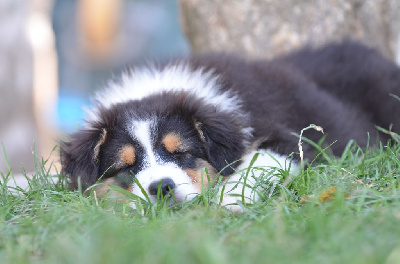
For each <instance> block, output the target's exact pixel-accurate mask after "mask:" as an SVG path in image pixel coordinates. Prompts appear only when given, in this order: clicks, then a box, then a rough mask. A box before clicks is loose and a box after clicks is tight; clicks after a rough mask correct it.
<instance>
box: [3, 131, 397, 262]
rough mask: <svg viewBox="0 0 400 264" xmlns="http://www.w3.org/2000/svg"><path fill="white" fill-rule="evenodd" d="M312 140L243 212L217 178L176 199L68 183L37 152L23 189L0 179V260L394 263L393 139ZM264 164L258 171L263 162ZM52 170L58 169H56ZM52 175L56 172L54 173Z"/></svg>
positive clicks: (395, 224) (394, 195)
mask: <svg viewBox="0 0 400 264" xmlns="http://www.w3.org/2000/svg"><path fill="white" fill-rule="evenodd" d="M394 136H395V137H394V140H393V142H394V143H391V144H388V145H380V146H378V147H377V148H376V149H370V148H368V149H360V148H359V147H358V146H357V145H356V144H355V143H352V142H350V143H349V145H348V147H347V148H346V150H345V152H344V153H343V155H342V156H341V157H332V156H330V155H329V154H327V153H325V151H324V150H321V149H320V152H321V154H320V155H319V156H318V158H317V159H316V160H315V161H312V162H311V163H310V164H309V165H306V166H305V168H304V170H303V171H302V172H301V173H300V174H298V175H295V176H290V175H289V174H288V173H287V172H286V171H285V170H284V169H282V168H276V169H274V173H277V174H279V175H280V176H281V178H282V180H281V183H280V184H279V185H278V186H277V187H276V188H275V189H274V190H273V193H271V192H270V191H271V189H269V190H267V192H266V195H264V196H265V197H264V199H263V201H260V202H258V203H256V204H254V205H243V208H244V213H243V214H232V213H231V212H230V211H228V210H225V209H224V208H221V207H220V206H218V201H216V199H215V197H216V195H217V194H216V190H218V189H217V188H210V189H208V190H206V191H205V192H204V194H203V195H201V196H199V197H198V198H197V199H195V200H194V201H192V202H191V203H190V204H184V205H181V206H179V207H174V208H171V207H167V206H165V205H164V204H163V203H162V202H160V203H157V204H153V205H152V204H148V203H146V201H143V202H142V203H140V205H141V206H137V208H136V210H132V209H131V207H130V206H129V202H130V200H129V199H130V198H129V197H128V198H127V202H126V203H119V204H115V202H113V201H110V199H105V200H100V199H99V198H97V197H96V196H95V195H94V194H93V193H92V194H91V195H89V196H83V195H81V194H80V193H79V192H75V191H69V190H67V188H66V180H65V178H63V177H62V176H60V175H50V174H49V173H48V172H47V171H46V170H44V169H43V167H42V165H48V164H45V163H46V161H45V160H41V161H37V168H36V172H35V175H33V177H32V179H28V183H29V186H28V188H27V189H26V190H23V189H20V188H18V187H10V186H8V185H6V184H5V182H7V181H10V180H11V179H10V177H11V176H12V173H11V172H8V173H2V178H0V179H1V183H2V184H1V185H0V263H55V262H57V263H128V262H129V263H132V262H133V263H135V262H138V263H139V262H140V263H399V259H400V242H399V239H398V238H399V237H400V225H399V222H400V185H399V182H400V177H399V176H400V160H399V156H400V145H399V144H397V143H396V140H398V137H397V136H396V135H394ZM266 173H267V171H266ZM60 177H61V178H60ZM55 179H57V181H55Z"/></svg>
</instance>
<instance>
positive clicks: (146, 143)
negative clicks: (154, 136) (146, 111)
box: [128, 120, 157, 166]
mask: <svg viewBox="0 0 400 264" xmlns="http://www.w3.org/2000/svg"><path fill="white" fill-rule="evenodd" d="M152 125H153V122H152V121H150V120H147V121H136V122H133V124H132V127H130V128H128V130H129V131H130V132H131V136H133V137H134V138H136V139H137V140H138V141H139V142H140V143H141V144H142V146H143V147H144V149H145V157H146V158H145V165H146V166H155V165H157V161H156V156H155V155H154V151H153V146H152V144H153V143H152V140H151V129H150V127H151V126H152Z"/></svg>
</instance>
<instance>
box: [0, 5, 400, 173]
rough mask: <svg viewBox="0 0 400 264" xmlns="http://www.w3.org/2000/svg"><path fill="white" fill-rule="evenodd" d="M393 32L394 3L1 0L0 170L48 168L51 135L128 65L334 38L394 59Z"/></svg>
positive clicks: (254, 52) (76, 119)
mask: <svg viewBox="0 0 400 264" xmlns="http://www.w3.org/2000/svg"><path fill="white" fill-rule="evenodd" d="M399 33H400V1H397V0H303V1H298V0H279V1H278V0H276V1H271V0H202V1H201V0H178V1H176V0H68V1H67V0H1V1H0V36H1V37H0V142H1V143H2V150H1V153H0V172H3V173H4V174H7V173H8V172H9V169H10V168H12V172H13V173H14V174H15V173H21V172H22V171H23V170H24V169H25V170H26V171H27V172H28V173H29V172H31V171H33V170H34V158H33V153H36V154H37V156H38V157H44V158H48V157H50V162H54V163H55V164H57V162H58V149H55V150H54V151H53V152H52V150H53V149H54V148H55V147H56V146H57V141H58V140H59V139H60V138H65V136H66V135H67V134H68V133H70V132H73V131H75V130H77V128H78V127H79V126H80V125H81V124H82V120H83V118H84V117H85V112H84V111H83V108H84V107H85V106H88V105H89V104H90V99H89V98H90V95H91V94H93V93H94V92H95V90H96V89H101V88H103V87H104V86H106V84H107V80H108V79H109V78H111V77H112V76H118V75H119V73H120V72H121V71H122V70H123V69H124V68H125V67H126V66H127V65H135V64H140V63H142V62H143V61H147V60H151V59H157V60H166V59H168V58H174V57H181V56H187V55H188V54H190V53H203V52H208V51H224V52H232V53H238V54H239V55H242V56H246V57H250V58H270V57H272V56H275V55H279V54H282V53H285V52H288V51H290V50H293V49H296V48H298V47H300V46H302V45H304V44H312V45H322V44H323V43H325V42H327V41H332V40H341V39H343V38H352V39H358V40H360V41H362V42H364V43H365V44H367V45H369V46H373V47H376V48H378V49H379V50H380V51H381V52H382V53H383V54H384V55H385V56H387V57H388V58H390V59H392V60H394V61H396V62H400V35H399ZM6 156H7V158H6ZM57 167H58V168H59V165H57Z"/></svg>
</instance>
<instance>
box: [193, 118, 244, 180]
mask: <svg viewBox="0 0 400 264" xmlns="http://www.w3.org/2000/svg"><path fill="white" fill-rule="evenodd" d="M244 122H245V121H244ZM195 126H196V128H197V130H198V132H199V135H200V138H201V139H202V141H203V142H204V145H205V148H206V153H207V157H208V161H209V162H210V164H211V165H213V167H214V168H215V169H216V170H217V171H220V172H221V174H222V175H223V176H228V175H230V174H232V173H234V168H235V167H236V166H237V165H238V164H239V161H238V160H239V159H241V158H242V156H243V155H244V154H245V153H246V151H247V150H248V147H249V146H248V145H249V138H250V131H249V130H250V129H249V128H246V127H243V125H242V124H240V123H238V122H237V120H235V119H234V118H232V116H230V115H229V114H226V113H214V114H213V115H211V116H207V117H205V116H203V118H202V119H201V121H200V120H196V121H195Z"/></svg>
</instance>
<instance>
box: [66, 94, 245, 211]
mask: <svg viewBox="0 0 400 264" xmlns="http://www.w3.org/2000/svg"><path fill="white" fill-rule="evenodd" d="M244 131H245V129H244V128H243V125H242V123H241V120H240V121H239V120H237V114H235V113H231V112H225V111H221V110H219V109H218V107H214V106H211V105H210V104H207V103H205V102H204V100H203V99H198V98H196V97H195V96H192V95H190V94H188V93H185V92H165V93H162V94H159V95H154V96H149V97H146V98H143V99H141V100H129V101H127V102H123V103H118V104H114V105H113V106H111V107H108V108H105V107H101V106H100V107H98V109H97V112H96V118H95V119H94V120H92V121H90V122H88V124H87V125H86V127H84V128H83V129H82V130H80V131H78V132H76V133H75V134H73V135H72V136H71V139H70V141H68V142H65V143H63V144H62V145H61V161H62V164H63V173H64V174H66V175H68V176H69V178H70V179H71V186H72V187H73V188H77V187H78V183H79V182H81V184H82V186H83V188H87V187H89V186H90V185H92V184H94V183H95V182H96V181H98V179H100V178H101V179H102V180H103V181H106V182H107V183H112V184H117V185H120V186H122V187H124V188H126V189H129V190H131V191H132V192H133V193H134V194H136V195H138V196H140V197H142V198H144V197H145V195H144V194H143V191H145V192H146V193H147V195H148V196H149V197H150V199H151V200H152V201H153V202H154V201H156V199H157V192H158V191H161V194H163V195H164V196H165V195H169V196H170V203H173V202H174V201H177V202H183V201H185V200H191V199H192V198H193V197H194V196H195V195H196V194H198V193H200V192H201V190H202V188H203V187H206V186H207V185H208V184H209V182H208V179H210V180H211V181H212V180H213V178H214V177H215V175H216V174H217V173H218V172H221V174H222V175H223V176H228V175H230V174H231V173H233V166H234V165H233V166H229V164H231V163H234V162H236V161H237V160H239V159H240V158H241V156H242V155H243V153H244V152H245V151H246V148H247V145H246V142H247V140H248V138H246V137H247V136H248V133H247V134H246V133H245V132H244ZM204 169H206V171H207V172H208V175H207V174H206V173H205V170H204ZM134 178H136V180H137V182H139V183H140V186H139V185H138V184H136V183H135V182H136V181H134Z"/></svg>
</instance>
